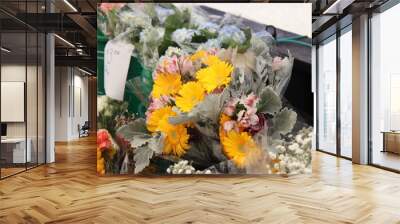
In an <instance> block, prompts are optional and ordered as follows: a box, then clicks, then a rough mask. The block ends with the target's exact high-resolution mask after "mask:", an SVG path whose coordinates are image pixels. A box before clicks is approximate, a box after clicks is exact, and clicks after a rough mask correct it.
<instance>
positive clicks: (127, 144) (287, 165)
mask: <svg viewBox="0 0 400 224" xmlns="http://www.w3.org/2000/svg"><path fill="white" fill-rule="evenodd" d="M118 7H120V5H118ZM122 8H125V9H124V10H126V11H115V12H114V14H118V13H121V14H122V13H131V14H132V15H131V14H127V15H125V16H127V17H129V18H131V20H130V21H135V22H133V23H132V24H130V25H129V26H127V25H126V26H123V25H115V24H118V22H116V21H113V22H110V21H109V20H110V18H108V19H107V20H104V21H108V22H106V23H107V24H103V28H104V27H107V26H112V27H113V28H115V29H110V28H104V29H105V30H113V31H114V32H116V30H117V28H118V27H119V28H118V29H121V27H124V28H123V29H122V30H123V31H120V32H119V33H120V34H116V33H110V35H111V36H112V37H116V36H118V35H121V34H123V35H127V37H129V38H128V39H126V40H127V41H130V42H131V43H132V44H133V45H134V46H135V49H136V50H135V51H136V54H135V56H136V57H137V58H139V60H140V61H141V62H142V63H143V66H144V67H146V69H149V70H150V71H152V75H151V77H150V78H143V77H137V78H136V79H134V80H132V82H130V81H129V80H128V82H127V88H126V89H127V90H128V91H132V92H134V94H135V95H136V96H138V98H140V100H141V102H142V103H143V104H144V105H146V111H145V113H144V114H143V115H142V116H141V115H138V114H137V113H129V111H128V110H127V106H126V104H129V102H117V101H115V100H113V99H110V98H107V97H106V96H102V97H100V102H99V106H100V108H98V113H99V121H100V123H99V127H100V128H101V129H100V130H99V131H98V149H97V152H98V157H97V158H98V165H97V166H98V172H99V173H100V174H107V173H134V174H139V173H141V174H295V173H305V172H310V171H311V168H310V163H311V133H312V129H311V128H310V127H306V125H304V124H302V123H301V122H298V121H297V114H296V112H295V111H294V109H293V108H292V107H290V104H289V103H288V102H285V101H284V99H283V94H284V92H285V89H286V87H287V85H288V82H289V81H290V76H291V70H292V65H293V60H294V59H293V57H292V56H291V55H290V53H288V56H287V57H284V58H282V57H279V56H272V55H271V51H270V49H271V48H272V47H273V39H272V38H271V37H270V35H268V33H266V32H253V31H252V30H251V29H250V28H249V27H244V26H243V25H242V24H241V23H240V21H237V20H235V19H232V18H227V17H224V18H220V20H218V21H215V22H210V21H209V20H207V19H205V17H206V13H205V12H204V11H202V10H200V9H199V8H195V9H192V10H191V11H190V10H188V9H185V10H183V11H181V10H180V9H178V8H176V7H173V6H171V5H164V4H161V5H148V4H144V5H138V4H127V5H124V6H122ZM119 9H121V8H119ZM107 10H108V9H107ZM112 10H115V9H112ZM109 12H110V11H106V13H109ZM140 18H141V19H140ZM114 19H115V18H114ZM121 20H123V19H121ZM138 21H140V22H138ZM173 21H174V22H175V23H172V22H173ZM119 23H121V24H123V23H124V22H121V21H120V22H119ZM110 24H111V25H110ZM112 24H114V25H112ZM137 24H141V25H142V26H138V25H137ZM172 25H173V26H174V27H171V26H172ZM100 26H102V25H100ZM137 27H141V28H140V29H138V28H137ZM149 32H150V33H151V34H150V33H149ZM117 33H118V32H117ZM131 35H138V36H139V39H135V38H133V39H132V36H131ZM142 38H143V39H142ZM149 39H150V40H151V41H149ZM155 39H157V41H156V40H155ZM150 42H151V43H150ZM144 49H147V50H144ZM149 49H152V50H149ZM160 55H161V56H160ZM154 62H155V63H154ZM145 85H150V88H148V89H150V91H147V92H146V91H143V89H145V88H142V87H143V86H145Z"/></svg>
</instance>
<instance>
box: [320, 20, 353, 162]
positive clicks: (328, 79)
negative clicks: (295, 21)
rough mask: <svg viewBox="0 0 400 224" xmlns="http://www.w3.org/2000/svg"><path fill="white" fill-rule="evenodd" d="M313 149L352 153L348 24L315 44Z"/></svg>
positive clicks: (349, 154)
mask: <svg viewBox="0 0 400 224" xmlns="http://www.w3.org/2000/svg"><path fill="white" fill-rule="evenodd" d="M317 46H318V47H317V54H316V55H317V61H316V63H317V70H316V71H317V109H316V110H317V144H316V147H317V150H319V151H323V152H326V153H329V154H332V155H337V156H340V157H344V158H346V159H351V157H352V147H351V142H352V138H351V136H352V101H351V99H352V66H351V64H352V50H351V48H352V34H351V25H349V26H347V27H345V28H344V29H342V30H340V31H339V32H337V33H336V34H335V35H333V36H331V37H329V38H327V39H326V40H324V41H322V42H320V43H319V44H318V45H317Z"/></svg>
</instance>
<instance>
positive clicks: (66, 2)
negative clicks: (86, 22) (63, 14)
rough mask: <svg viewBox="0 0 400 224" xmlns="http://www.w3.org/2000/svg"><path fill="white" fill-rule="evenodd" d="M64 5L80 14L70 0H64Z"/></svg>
mask: <svg viewBox="0 0 400 224" xmlns="http://www.w3.org/2000/svg"><path fill="white" fill-rule="evenodd" d="M64 3H65V4H67V5H68V6H69V7H70V8H71V9H72V10H73V11H74V12H78V10H77V9H76V8H75V6H73V5H72V4H71V3H70V2H69V1H68V0H64Z"/></svg>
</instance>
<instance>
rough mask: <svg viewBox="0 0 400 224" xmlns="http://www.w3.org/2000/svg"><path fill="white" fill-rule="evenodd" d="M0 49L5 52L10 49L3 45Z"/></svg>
mask: <svg viewBox="0 0 400 224" xmlns="http://www.w3.org/2000/svg"><path fill="white" fill-rule="evenodd" d="M0 49H1V50H2V51H4V52H6V53H10V52H11V50H9V49H7V48H5V47H1V48H0Z"/></svg>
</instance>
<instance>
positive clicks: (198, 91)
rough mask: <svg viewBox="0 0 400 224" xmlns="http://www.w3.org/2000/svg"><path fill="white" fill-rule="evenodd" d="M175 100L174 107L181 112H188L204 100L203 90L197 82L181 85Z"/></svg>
mask: <svg viewBox="0 0 400 224" xmlns="http://www.w3.org/2000/svg"><path fill="white" fill-rule="evenodd" d="M178 95H179V96H177V97H176V99H175V104H176V106H177V107H178V108H179V109H180V110H181V111H183V112H189V111H191V110H192V109H193V107H194V106H196V105H197V104H198V103H199V102H201V101H202V100H203V99H204V95H205V89H204V88H203V86H202V85H201V84H200V83H198V82H188V83H186V84H184V85H182V88H181V90H179V92H178Z"/></svg>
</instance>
